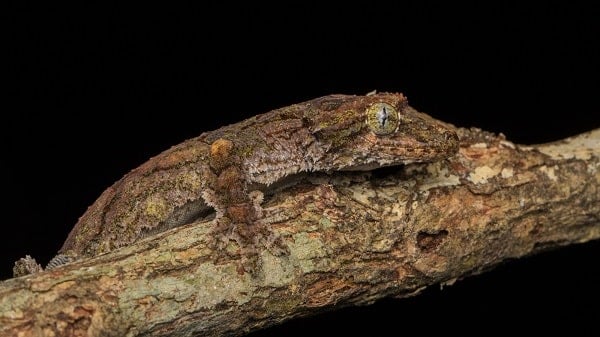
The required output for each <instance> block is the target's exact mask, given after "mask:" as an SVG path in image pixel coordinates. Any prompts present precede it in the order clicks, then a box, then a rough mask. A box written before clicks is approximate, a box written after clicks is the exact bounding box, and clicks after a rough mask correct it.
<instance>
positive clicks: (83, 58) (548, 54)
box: [0, 2, 600, 336]
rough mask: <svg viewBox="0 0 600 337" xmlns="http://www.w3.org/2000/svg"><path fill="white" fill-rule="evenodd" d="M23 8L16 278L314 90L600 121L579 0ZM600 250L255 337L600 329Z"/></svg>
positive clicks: (514, 130) (519, 124)
mask: <svg viewBox="0 0 600 337" xmlns="http://www.w3.org/2000/svg"><path fill="white" fill-rule="evenodd" d="M486 3H487V2H486ZM6 9H7V10H3V11H2V14H0V16H2V23H3V25H5V27H4V29H3V33H2V34H3V35H5V36H4V38H3V39H2V47H1V50H2V54H4V55H8V61H4V62H3V64H2V68H3V71H5V75H3V76H2V80H3V81H2V82H4V84H5V85H6V87H5V89H3V91H2V92H3V95H2V96H4V97H5V98H4V99H3V103H2V110H3V113H2V117H1V119H0V123H1V125H2V133H1V137H2V139H1V141H2V148H3V151H2V159H1V161H0V169H1V171H0V173H1V177H2V191H3V195H4V198H3V199H4V200H3V201H2V203H1V205H2V206H1V210H2V216H3V217H2V220H1V221H2V222H1V225H2V232H1V234H0V257H1V259H0V277H1V278H7V277H9V275H10V273H11V268H12V262H13V261H14V260H16V259H17V258H19V257H21V256H24V255H25V254H30V255H32V256H34V257H36V258H37V259H38V260H39V261H41V262H43V263H45V262H47V261H48V260H49V259H50V258H51V257H52V256H53V255H54V253H55V252H56V250H57V249H58V248H59V247H60V246H61V244H62V241H63V240H64V239H65V238H66V235H67V234H68V232H69V230H70V228H71V226H72V225H73V224H74V223H75V222H76V220H77V218H78V217H79V216H80V215H81V214H82V213H83V212H84V211H85V209H86V207H87V206H88V205H89V204H91V203H92V202H93V201H94V200H95V198H96V197H97V196H98V195H99V194H100V193H101V192H102V190H104V189H105V188H106V187H108V186H109V185H110V184H112V183H113V182H114V181H116V180H117V179H119V178H120V177H121V176H123V175H124V174H125V173H127V172H128V171H129V170H130V169H132V168H134V167H136V166H138V165H139V164H141V163H143V162H144V161H145V160H147V159H148V158H149V157H150V156H152V155H154V154H157V153H159V152H160V151H162V150H164V149H166V148H168V147H169V146H171V145H174V144H177V143H179V142H181V141H183V140H184V139H187V138H191V137H193V136H196V135H198V134H200V133H201V132H203V131H207V130H212V129H215V128H216V127H218V126H220V125H224V124H229V123H233V122H236V121H239V120H240V119H243V118H246V117H249V116H252V115H255V114H257V113H262V112H266V111H268V110H270V109H273V108H277V107H281V106H286V105H289V104H292V103H295V102H299V101H303V100H307V99H311V98H314V97H318V96H322V95H326V94H331V93H348V94H364V93H367V92H369V91H371V90H374V89H377V90H379V91H401V92H404V93H405V94H406V95H407V96H408V98H409V101H410V102H411V104H412V105H413V106H414V107H416V108H417V109H419V110H421V111H424V112H427V113H429V114H430V115H432V116H435V117H437V118H439V119H443V120H445V121H448V122H451V123H454V124H455V125H459V126H477V127H480V128H483V129H486V130H489V131H494V132H503V133H504V134H505V135H506V136H507V137H508V138H509V139H510V140H513V141H515V142H518V143H541V142H546V141H552V140H558V139H561V138H564V137H567V136H570V135H575V134H577V133H580V132H584V131H586V130H590V129H592V128H595V127H599V126H600V118H599V114H598V113H599V112H600V104H599V100H598V92H599V89H600V86H599V79H598V78H599V77H598V76H599V75H600V72H599V67H598V65H599V61H598V60H599V59H600V52H599V47H598V41H599V34H598V33H599V30H598V28H599V23H598V21H599V20H598V18H599V17H600V16H599V15H598V14H599V13H598V11H596V10H594V9H593V8H591V7H590V8H586V7H577V6H576V5H574V4H571V3H569V4H567V3H564V4H562V5H544V6H534V5H521V4H519V5H517V4H514V5H502V6H501V5H495V4H491V3H488V4H486V5H473V4H471V5H468V6H467V5H463V6H460V5H456V4H451V5H444V6H439V5H435V6H434V5H430V4H426V3H423V2H420V3H419V5H414V4H413V5H410V4H403V5H402V6H397V7H390V6H383V5H377V4H374V3H369V4H368V5H367V4H360V5H349V4H346V5H344V6H339V7H328V8H324V7H323V6H322V5H321V4H319V3H311V2H302V3H301V4H285V6H283V5H275V7H273V6H269V7H257V6H256V5H253V4H245V5H243V6H240V5H239V4H229V3H223V4H221V5H219V6H216V5H210V4H202V5H199V6H197V7H193V6H180V7H178V6H175V5H171V4H169V5H167V4H166V3H165V4H163V5H161V6H153V5H149V4H144V5H140V6H139V7H135V8H121V7H120V6H118V5H112V4H103V5H99V6H92V5H86V6H81V7H69V8H62V7H58V6H54V5H46V7H44V8H39V7H27V5H21V7H18V8H15V7H8V8H6ZM599 253H600V244H599V243H598V242H592V243H587V244H583V245H578V246H572V247H567V248H564V249H561V250H557V251H553V252H549V253H544V254H540V255H538V256H534V257H530V258H526V259H522V260H519V261H511V262H509V263H507V264H504V265H502V266H500V267H499V268H497V269H495V270H493V271H491V272H488V273H486V274H484V275H481V276H476V277H472V278H469V279H466V280H464V281H461V282H458V283H457V284H456V285H454V286H452V287H446V288H444V289H443V290H441V291H440V290H439V287H432V288H431V289H428V290H426V291H425V293H424V294H422V295H420V296H418V297H416V298H412V299H405V300H391V299H389V300H382V301H380V302H378V303H376V304H375V305H372V306H368V307H363V308H347V309H342V310H338V311H335V312H333V313H325V314H322V315H319V316H316V317H314V318H309V319H301V320H297V321H293V322H289V323H286V324H284V325H282V326H280V327H275V328H272V329H270V330H266V331H261V332H258V333H255V334H253V336H278V335H287V336H296V335H297V336H300V335H306V334H310V335H314V336H326V335H327V336H329V335H348V336H362V335H369V336H395V335H406V334H417V335H430V334H431V335H439V334H441V333H454V334H462V335H479V334H482V333H483V334H487V333H485V331H494V332H499V331H500V332H516V331H518V329H519V328H518V327H517V326H518V324H522V325H523V329H525V331H528V332H532V333H535V334H537V335H539V334H544V333H550V332H555V331H556V330H557V329H565V330H570V331H571V332H572V333H575V334H579V335H585V334H588V333H592V332H595V333H596V334H597V333H598V326H597V320H598V318H600V317H599V316H600V310H599V309H598V300H599V299H600V291H599V290H598V288H597V287H598V284H599V283H600V276H599V273H598V269H600V267H599V266H598V263H597V260H598V259H597V257H598V255H599ZM482 329H487V330H482ZM521 331H523V330H521Z"/></svg>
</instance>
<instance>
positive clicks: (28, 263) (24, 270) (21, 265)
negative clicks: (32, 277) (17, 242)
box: [13, 255, 44, 277]
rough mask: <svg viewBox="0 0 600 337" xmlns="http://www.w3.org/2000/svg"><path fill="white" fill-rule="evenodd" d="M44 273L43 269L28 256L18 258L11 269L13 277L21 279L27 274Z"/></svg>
mask: <svg viewBox="0 0 600 337" xmlns="http://www.w3.org/2000/svg"><path fill="white" fill-rule="evenodd" d="M41 271H44V268H42V266H41V265H40V264H39V263H37V261H36V260H35V259H34V258H32V257H31V256H29V255H25V257H22V258H20V259H19V260H18V261H16V262H15V266H14V267H13V276H14V277H21V276H25V275H29V274H35V273H39V272H41Z"/></svg>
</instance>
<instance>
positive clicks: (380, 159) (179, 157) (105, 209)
mask: <svg viewBox="0 0 600 337" xmlns="http://www.w3.org/2000/svg"><path fill="white" fill-rule="evenodd" d="M457 151H458V136H457V134H456V133H455V132H454V131H453V129H452V127H451V126H448V125H447V124H445V123H443V122H440V121H438V120H436V119H434V118H432V117H430V116H428V115H426V114H424V113H420V112H417V111H416V110H415V109H413V108H412V107H410V106H409V105H408V101H407V99H406V97H405V96H404V95H403V94H400V93H370V94H367V95H364V96H362V95H341V94H335V95H329V96H324V97H320V98H316V99H313V100H309V101H306V102H303V103H299V104H294V105H290V106H287V107H284V108H280V109H276V110H273V111H270V112H267V113H264V114H259V115H256V116H254V117H251V118H249V119H246V120H244V121H241V122H238V123H235V124H231V125H228V126H224V127H221V128H219V129H217V130H214V131H209V132H205V133H203V134H201V135H200V136H198V137H196V138H193V139H189V140H187V141H184V142H183V143H181V144H179V145H176V146H173V147H172V148H170V149H168V150H166V151H164V152H162V153H160V154H159V155H157V156H155V157H153V158H151V159H150V160H148V161H147V162H145V163H144V164H142V165H141V166H139V167H138V168H136V169H133V170H132V171H130V172H129V173H127V174H126V175H125V176H124V177H123V178H121V179H120V180H119V181H117V182H116V183H114V184H113V185H112V186H111V187H109V188H108V189H106V190H105V191H104V192H103V193H102V194H101V195H100V197H99V198H98V199H97V200H96V201H95V202H94V203H93V204H92V205H91V206H89V208H88V209H87V211H86V212H85V213H84V214H83V215H82V216H81V217H80V218H79V220H78V222H77V223H76V224H75V226H74V227H73V229H72V230H71V232H70V233H69V235H68V237H67V239H66V241H65V242H64V244H63V246H62V248H61V249H60V250H59V252H58V254H57V256H56V257H55V258H54V259H52V260H51V261H50V263H48V265H47V267H46V269H51V268H54V267H56V266H58V265H61V264H65V263H69V262H71V261H74V260H77V259H80V258H82V257H91V256H96V255H98V254H101V253H105V252H108V251H111V250H113V249H116V248H119V247H123V246H126V245H129V244H131V243H133V242H136V241H137V240H140V239H141V238H145V237H148V236H150V235H153V234H156V233H160V232H164V231H166V230H168V229H171V228H174V227H178V226H182V225H186V224H190V223H192V222H195V221H198V220H200V219H203V220H206V219H209V218H210V217H211V216H212V217H213V218H212V221H213V222H214V226H213V227H214V229H213V232H212V237H213V241H214V242H215V243H216V246H215V247H219V248H222V247H223V245H224V244H228V243H237V245H238V246H239V250H240V252H241V255H242V256H246V255H250V256H251V255H253V253H252V252H256V251H257V249H258V248H260V247H266V248H268V249H270V250H272V251H273V252H276V253H278V254H285V252H286V248H285V245H283V243H282V242H281V240H279V239H278V238H277V237H274V236H273V235H272V233H271V231H270V230H269V228H264V227H265V226H261V225H260V221H259V220H260V218H261V216H262V208H261V202H262V198H263V193H264V192H265V191H266V190H268V189H269V187H270V186H273V185H274V184H275V183H277V182H280V181H282V180H284V179H285V178H289V177H292V176H294V175H296V174H299V173H302V172H307V173H310V172H335V171H351V170H361V171H367V170H373V169H376V168H380V167H385V166H394V165H405V164H409V163H422V162H433V161H439V160H443V159H445V158H448V157H450V156H452V155H454V154H455V153H456V152H457ZM221 250H222V249H221ZM254 254H255V253H254ZM40 270H42V268H41V266H39V265H38V264H37V263H36V262H35V260H34V259H32V258H30V257H29V256H28V257H27V258H25V259H21V260H19V261H18V262H17V263H16V266H15V269H14V272H15V276H17V275H23V274H28V273H31V272H37V271H40Z"/></svg>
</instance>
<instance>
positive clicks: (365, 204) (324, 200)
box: [0, 129, 600, 336]
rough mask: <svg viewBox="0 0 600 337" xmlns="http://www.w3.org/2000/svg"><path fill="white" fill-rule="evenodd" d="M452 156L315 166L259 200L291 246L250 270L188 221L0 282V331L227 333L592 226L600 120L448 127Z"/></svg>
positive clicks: (463, 272) (595, 228) (563, 241)
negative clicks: (565, 125)
mask: <svg viewBox="0 0 600 337" xmlns="http://www.w3.org/2000/svg"><path fill="white" fill-rule="evenodd" d="M458 132H459V134H460V137H461V149H460V152H459V154H458V155H456V156H454V157H452V158H450V159H448V160H445V161H442V162H437V163H433V164H414V165H407V166H405V167H401V168H394V169H385V170H378V171H375V172H372V173H358V172H354V173H352V172H348V173H336V174H333V175H326V174H320V175H315V176H311V177H308V178H305V179H304V180H302V181H301V182H299V183H298V184H297V185H295V186H292V187H290V188H288V189H286V190H282V191H279V192H278V193H276V194H275V195H273V196H272V197H271V198H270V199H267V200H266V202H265V204H264V208H265V212H266V214H267V222H268V223H269V224H270V226H272V228H273V230H274V231H276V232H277V233H278V234H279V235H281V237H282V238H283V240H284V241H285V242H286V243H287V244H288V245H289V248H290V254H289V255H287V256H281V257H275V256H272V255H270V254H269V253H268V252H266V251H264V252H261V255H260V260H261V262H262V265H261V266H260V268H259V271H258V272H257V273H256V274H255V275H250V274H247V273H245V274H244V273H239V268H238V266H239V260H236V259H234V258H232V259H231V260H227V259H223V260H220V261H219V262H218V263H215V262H214V259H213V258H211V255H212V254H213V252H212V251H211V250H210V249H209V248H208V246H207V244H206V243H207V242H208V237H207V236H208V235H209V233H210V232H211V229H210V225H209V224H208V223H197V224H193V225H189V226H186V227H182V228H178V229H174V230H171V231H169V232H166V233H163V234H159V235H157V236H154V237H150V238H147V239H145V240H143V241H141V242H138V243H135V244H133V245H131V246H128V247H125V248H122V249H119V250H116V251H113V252H110V253H108V254H105V255H101V256H98V257H96V258H93V259H86V260H82V261H79V262H76V263H73V264H69V265H66V266H63V267H60V268H57V269H54V270H51V271H47V272H42V273H39V274H34V275H29V276H26V277H21V278H16V279H11V280H7V281H4V282H2V283H0V336H17V335H18V336H196V335H206V336H238V335H242V334H244V333H246V332H249V331H253V330H256V329H260V328H263V327H266V326H270V325H273V324H277V323H280V322H282V321H284V320H288V319H291V318H294V317H298V316H302V315H306V314H314V313H315V312H318V311H319V310H323V309H331V308H332V307H333V306H348V305H357V304H368V303H371V302H373V301H375V300H377V299H380V298H382V297H386V296H398V297H404V296H410V295H414V294H417V293H418V292H419V291H420V290H422V289H424V288H425V287H427V286H429V285H432V284H438V283H452V282H454V281H456V280H457V279H460V278H463V277H466V276H469V275H473V274H476V273H479V272H481V271H484V270H486V269H489V268H490V267H492V266H494V265H496V264H498V263H499V262H501V261H503V260H506V259H509V258H518V257H521V256H525V255H529V254H532V253H535V252H537V251H540V250H543V249H547V248H552V247H557V246H562V245H567V244H572V243H578V242H584V241H588V240H592V239H596V238H598V237H600V129H599V130H595V131H592V132H590V133H586V134H583V135H580V136H578V137H574V138H571V139H567V140H564V141H561V142H556V143H552V144H545V145H540V146H527V147H525V146H516V145H514V144H512V143H511V142H509V141H506V140H504V139H503V137H501V136H496V135H493V134H489V133H486V132H482V131H480V130H476V129H471V130H465V129H459V131H458Z"/></svg>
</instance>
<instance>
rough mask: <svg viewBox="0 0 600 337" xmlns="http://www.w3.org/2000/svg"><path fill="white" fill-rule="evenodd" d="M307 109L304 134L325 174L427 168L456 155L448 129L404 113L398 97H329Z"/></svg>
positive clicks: (405, 107)
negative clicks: (326, 167)
mask: <svg viewBox="0 0 600 337" xmlns="http://www.w3.org/2000/svg"><path fill="white" fill-rule="evenodd" d="M311 106H312V109H310V112H309V114H311V115H310V116H309V118H308V119H309V120H310V126H309V128H310V131H311V133H312V134H313V135H314V136H315V138H316V139H317V141H318V142H319V147H320V148H324V149H326V151H325V154H323V156H324V159H325V160H326V161H327V162H328V163H330V165H331V169H338V170H368V169H372V168H377V167H383V166H392V165H400V164H407V163H414V162H431V161H436V160H441V159H444V158H447V157H450V156H452V155H453V154H454V153H456V152H457V151H458V137H457V135H456V133H455V132H454V131H453V130H452V128H451V127H450V126H447V125H446V124H444V123H442V122H440V121H438V120H435V119H433V118H431V117H430V116H428V115H426V114H423V113H420V112H417V111H416V110H414V109H413V108H411V107H409V106H408V103H407V100H406V98H405V97H404V96H403V95H402V94H394V93H378V94H371V95H367V96H346V95H331V96H326V97H323V98H319V99H316V100H314V101H312V102H311Z"/></svg>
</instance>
